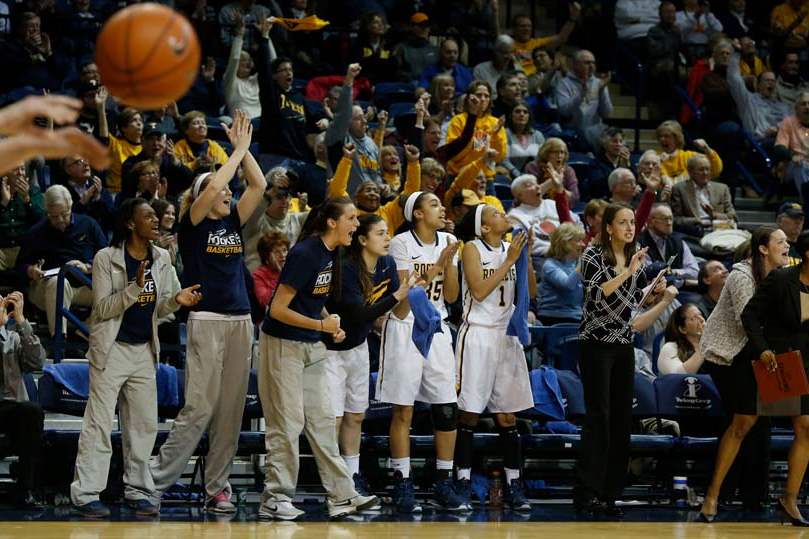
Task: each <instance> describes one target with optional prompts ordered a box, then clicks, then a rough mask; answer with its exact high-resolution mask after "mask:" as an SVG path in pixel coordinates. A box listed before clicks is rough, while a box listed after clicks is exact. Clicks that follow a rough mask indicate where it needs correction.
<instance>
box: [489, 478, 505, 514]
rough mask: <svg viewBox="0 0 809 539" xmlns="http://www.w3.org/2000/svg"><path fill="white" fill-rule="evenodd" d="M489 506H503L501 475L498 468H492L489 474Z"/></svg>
mask: <svg viewBox="0 0 809 539" xmlns="http://www.w3.org/2000/svg"><path fill="white" fill-rule="evenodd" d="M489 506H490V507H503V475H502V474H501V473H500V470H492V472H491V474H490V475H489Z"/></svg>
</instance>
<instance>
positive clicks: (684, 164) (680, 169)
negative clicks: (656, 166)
mask: <svg viewBox="0 0 809 539" xmlns="http://www.w3.org/2000/svg"><path fill="white" fill-rule="evenodd" d="M656 134H657V142H658V144H659V145H660V148H658V150H657V154H658V155H659V156H660V172H661V173H662V174H663V175H664V176H668V177H669V178H671V179H672V180H673V181H674V183H675V184H676V183H679V182H680V181H682V180H685V179H688V177H689V176H688V160H689V159H691V158H692V157H694V156H695V155H699V154H700V153H702V154H705V156H706V157H707V158H708V161H709V162H710V163H711V178H716V177H718V176H719V175H720V174H721V173H722V158H721V157H719V154H718V153H716V152H715V151H714V150H712V149H711V148H710V147H709V146H708V143H707V142H705V140H703V139H697V140H695V141H694V146H696V147H697V148H699V149H700V151H699V152H693V151H690V150H683V146H685V136H684V135H683V128H682V126H681V125H680V124H679V122H676V121H674V120H667V121H665V122H663V123H662V124H660V125H659V126H657V131H656Z"/></svg>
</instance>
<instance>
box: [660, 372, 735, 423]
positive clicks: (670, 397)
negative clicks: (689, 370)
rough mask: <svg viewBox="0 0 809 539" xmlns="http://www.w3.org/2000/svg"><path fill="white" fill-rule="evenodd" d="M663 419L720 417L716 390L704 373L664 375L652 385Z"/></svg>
mask: <svg viewBox="0 0 809 539" xmlns="http://www.w3.org/2000/svg"><path fill="white" fill-rule="evenodd" d="M654 386H655V392H656V393H657V411H658V413H659V414H660V415H661V416H663V417H682V416H701V417H705V416H708V417H723V416H724V410H723V409H722V401H721V399H720V397H719V391H718V390H717V389H716V386H715V385H714V383H713V380H711V377H710V376H708V375H706V374H667V375H665V376H661V377H659V378H657V379H656V380H655V382H654Z"/></svg>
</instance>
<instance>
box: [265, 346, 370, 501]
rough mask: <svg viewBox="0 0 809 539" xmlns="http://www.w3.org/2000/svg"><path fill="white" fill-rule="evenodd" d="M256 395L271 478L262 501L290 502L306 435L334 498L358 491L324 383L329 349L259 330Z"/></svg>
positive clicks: (345, 496)
mask: <svg viewBox="0 0 809 539" xmlns="http://www.w3.org/2000/svg"><path fill="white" fill-rule="evenodd" d="M259 346H260V348H261V361H260V364H259V374H258V393H259V396H260V397H261V405H262V407H263V408H264V418H265V421H266V423H267V480H266V483H265V486H264V493H263V494H262V502H264V501H267V500H272V501H292V499H293V498H294V497H295V487H296V485H297V482H298V468H299V466H300V455H299V447H298V440H299V437H300V435H301V432H303V433H305V434H306V439H307V440H309V445H310V446H311V447H312V453H314V456H315V462H316V463H317V469H318V473H319V474H320V480H321V482H322V483H323V487H324V488H325V489H326V494H327V496H328V497H329V499H331V500H332V501H342V500H346V499H349V498H353V497H354V496H356V495H357V492H356V491H355V490H354V480H353V479H352V477H351V476H350V475H349V474H348V469H347V468H346V466H345V462H344V461H343V459H342V458H341V457H340V450H339V449H338V447H337V431H336V423H335V418H334V411H333V410H332V407H331V400H330V393H329V387H328V384H327V381H326V347H325V346H324V345H323V343H304V342H298V341H290V340H286V339H278V338H276V337H271V336H269V335H267V334H265V333H263V332H262V333H261V337H260V339H259Z"/></svg>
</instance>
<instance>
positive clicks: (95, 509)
mask: <svg viewBox="0 0 809 539" xmlns="http://www.w3.org/2000/svg"><path fill="white" fill-rule="evenodd" d="M73 510H74V511H76V512H77V513H78V514H79V515H81V516H83V517H85V518H109V516H110V508H109V507H107V506H106V505H104V504H103V503H101V502H100V501H99V500H95V501H93V502H90V503H86V504H84V505H74V506H73Z"/></svg>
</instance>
